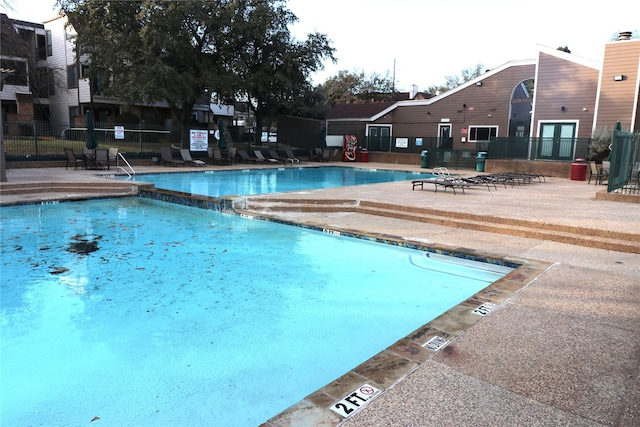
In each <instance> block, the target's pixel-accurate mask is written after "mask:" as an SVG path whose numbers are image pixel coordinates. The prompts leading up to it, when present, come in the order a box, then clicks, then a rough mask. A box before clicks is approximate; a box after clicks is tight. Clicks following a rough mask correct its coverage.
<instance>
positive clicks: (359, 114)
mask: <svg viewBox="0 0 640 427" xmlns="http://www.w3.org/2000/svg"><path fill="white" fill-rule="evenodd" d="M393 104H395V102H370V103H363V104H336V105H335V106H334V107H333V108H332V109H331V111H329V114H327V119H329V120H331V119H368V118H371V117H373V116H375V115H376V114H378V113H379V112H381V111H382V110H384V109H386V108H388V107H390V106H392V105H393Z"/></svg>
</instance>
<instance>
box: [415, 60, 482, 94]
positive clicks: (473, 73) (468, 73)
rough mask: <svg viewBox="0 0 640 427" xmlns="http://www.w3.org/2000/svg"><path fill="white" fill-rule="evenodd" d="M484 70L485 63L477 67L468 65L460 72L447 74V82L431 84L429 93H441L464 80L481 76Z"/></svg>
mask: <svg viewBox="0 0 640 427" xmlns="http://www.w3.org/2000/svg"><path fill="white" fill-rule="evenodd" d="M483 70H484V65H482V64H478V65H476V66H475V67H468V68H465V69H463V70H462V71H461V72H460V74H454V75H449V76H446V77H445V78H444V79H445V83H444V84H441V85H438V86H429V88H428V89H427V92H429V93H434V94H435V93H441V92H446V91H448V90H450V89H453V88H454V87H456V86H459V85H461V84H462V83H464V82H468V81H469V80H472V79H475V78H476V77H478V76H480V75H481V74H482V72H483Z"/></svg>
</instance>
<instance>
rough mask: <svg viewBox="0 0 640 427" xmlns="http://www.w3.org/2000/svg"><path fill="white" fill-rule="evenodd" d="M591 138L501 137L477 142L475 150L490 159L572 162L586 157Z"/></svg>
mask: <svg viewBox="0 0 640 427" xmlns="http://www.w3.org/2000/svg"><path fill="white" fill-rule="evenodd" d="M590 143H591V138H559V139H554V138H515V137H513V138H512V137H501V138H494V139H492V140H491V141H480V142H477V143H476V145H477V151H485V152H487V153H488V157H489V158H491V159H523V160H551V161H560V162H573V161H574V160H575V159H578V158H583V159H586V158H587V155H588V153H589V144H590Z"/></svg>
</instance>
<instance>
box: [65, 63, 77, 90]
mask: <svg viewBox="0 0 640 427" xmlns="http://www.w3.org/2000/svg"><path fill="white" fill-rule="evenodd" d="M67 87H68V88H69V89H76V88H77V87H78V67H76V66H75V64H74V65H67Z"/></svg>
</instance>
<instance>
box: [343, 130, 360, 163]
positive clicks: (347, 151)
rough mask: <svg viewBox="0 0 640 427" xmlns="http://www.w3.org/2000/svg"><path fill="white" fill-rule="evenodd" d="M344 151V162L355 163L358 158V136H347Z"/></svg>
mask: <svg viewBox="0 0 640 427" xmlns="http://www.w3.org/2000/svg"><path fill="white" fill-rule="evenodd" d="M342 148H343V150H342V161H344V162H355V161H356V157H357V156H358V136H357V135H345V136H344V145H343V147H342Z"/></svg>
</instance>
